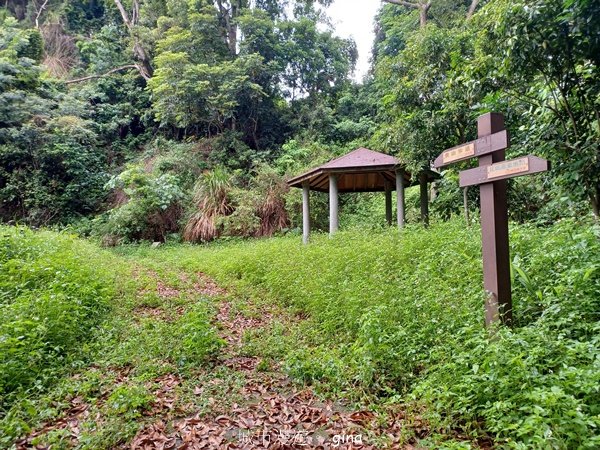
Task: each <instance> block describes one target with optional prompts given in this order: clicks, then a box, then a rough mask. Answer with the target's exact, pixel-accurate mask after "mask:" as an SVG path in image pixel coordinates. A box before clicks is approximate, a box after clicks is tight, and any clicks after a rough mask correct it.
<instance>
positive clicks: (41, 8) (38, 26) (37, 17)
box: [35, 0, 50, 30]
mask: <svg viewBox="0 0 600 450" xmlns="http://www.w3.org/2000/svg"><path fill="white" fill-rule="evenodd" d="M49 1H50V0H45V1H44V3H43V4H42V6H41V7H40V9H38V11H37V14H36V15H35V28H36V30H39V28H40V16H41V15H42V11H44V9H46V5H48V2H49Z"/></svg>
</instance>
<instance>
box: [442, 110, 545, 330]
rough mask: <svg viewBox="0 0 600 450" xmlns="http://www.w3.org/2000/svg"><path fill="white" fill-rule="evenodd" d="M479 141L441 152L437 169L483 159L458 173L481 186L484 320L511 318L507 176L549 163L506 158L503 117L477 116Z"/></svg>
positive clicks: (532, 158) (465, 181)
mask: <svg viewBox="0 0 600 450" xmlns="http://www.w3.org/2000/svg"><path fill="white" fill-rule="evenodd" d="M477 135H478V139H477V140H475V141H472V142H468V143H466V144H463V145H459V146H456V147H453V148H450V149H448V150H445V151H444V152H442V154H441V155H440V156H438V157H437V158H436V160H435V162H434V164H433V165H434V167H435V168H438V169H439V168H440V167H444V166H447V165H449V164H453V163H457V162H460V161H465V160H467V159H471V158H475V157H477V158H479V167H476V168H474V169H469V170H464V171H462V172H460V174H459V175H460V186H461V187H466V186H474V185H479V189H480V194H481V195H480V197H481V200H480V201H481V203H480V210H481V234H482V255H483V286H484V289H485V290H486V294H487V295H486V301H485V324H486V326H489V325H490V324H493V323H495V322H498V321H499V320H501V321H502V322H504V323H510V322H511V320H512V299H511V288H510V259H509V250H508V204H507V200H506V187H507V184H506V183H507V181H506V180H507V179H508V178H514V177H518V176H522V175H532V174H535V173H539V172H545V171H547V170H549V168H550V163H549V162H548V161H546V160H545V159H542V158H538V157H537V156H532V155H529V156H525V157H523V158H518V159H513V160H509V161H505V150H506V149H507V148H508V146H509V145H510V143H509V139H508V133H507V131H506V129H505V127H504V116H503V115H502V114H497V113H488V114H484V115H483V116H481V117H479V118H478V119H477Z"/></svg>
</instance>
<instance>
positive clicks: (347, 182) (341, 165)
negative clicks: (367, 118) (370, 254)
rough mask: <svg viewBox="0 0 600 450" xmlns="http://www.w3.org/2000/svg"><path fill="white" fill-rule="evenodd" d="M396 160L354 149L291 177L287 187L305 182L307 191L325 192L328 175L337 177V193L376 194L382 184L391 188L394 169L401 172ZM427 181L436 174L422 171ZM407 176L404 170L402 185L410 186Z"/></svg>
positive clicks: (299, 185) (327, 187)
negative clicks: (309, 189)
mask: <svg viewBox="0 0 600 450" xmlns="http://www.w3.org/2000/svg"><path fill="white" fill-rule="evenodd" d="M402 168H403V166H402V165H401V163H400V161H399V160H398V159H396V158H395V157H393V156H391V155H386V154H385V153H379V152H375V151H373V150H369V149H368V148H363V147H361V148H358V149H356V150H354V151H351V152H350V153H348V154H346V155H344V156H340V157H339V158H336V159H334V160H332V161H329V162H327V163H325V164H322V165H320V166H318V167H315V168H314V169H311V170H309V171H308V172H306V173H303V174H302V175H298V176H297V177H294V178H292V179H291V180H289V181H288V184H289V185H290V186H292V187H299V188H301V187H302V183H304V182H306V181H308V183H309V186H310V188H311V189H313V190H316V191H323V192H327V191H328V189H329V174H332V173H334V174H336V175H337V176H338V190H339V191H340V192H379V191H384V190H385V187H386V184H388V183H390V185H391V186H394V187H393V188H392V189H394V188H395V183H396V170H397V169H402ZM426 173H427V174H428V180H429V181H432V180H434V179H437V178H438V177H439V175H438V174H437V173H436V172H433V171H426ZM411 178H412V177H411V175H410V173H408V172H406V171H405V174H404V185H405V186H409V185H411V182H412V181H416V182H417V183H418V180H412V179H411Z"/></svg>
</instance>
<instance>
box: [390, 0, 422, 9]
mask: <svg viewBox="0 0 600 450" xmlns="http://www.w3.org/2000/svg"><path fill="white" fill-rule="evenodd" d="M383 1H384V2H386V3H393V4H394V5H401V6H406V7H407V8H416V9H419V8H421V4H420V3H411V2H406V1H404V0H383Z"/></svg>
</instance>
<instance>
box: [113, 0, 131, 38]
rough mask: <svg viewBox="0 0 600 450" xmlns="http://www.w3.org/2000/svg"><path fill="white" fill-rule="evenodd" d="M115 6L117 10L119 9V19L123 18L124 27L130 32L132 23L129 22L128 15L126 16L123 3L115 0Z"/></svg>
mask: <svg viewBox="0 0 600 450" xmlns="http://www.w3.org/2000/svg"><path fill="white" fill-rule="evenodd" d="M115 4H116V5H117V8H118V9H119V12H120V13H121V17H122V18H123V22H125V25H126V26H127V28H129V30H130V31H131V26H132V23H131V21H130V20H129V14H127V11H126V10H125V7H124V6H123V3H121V0H115Z"/></svg>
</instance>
